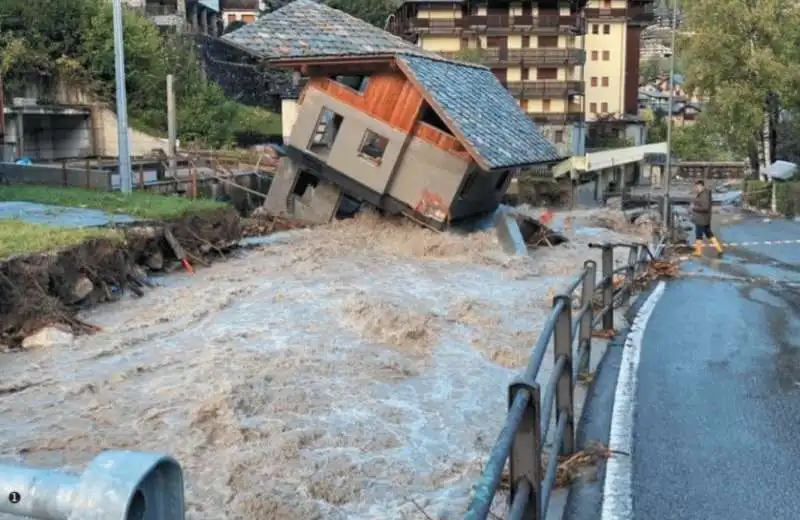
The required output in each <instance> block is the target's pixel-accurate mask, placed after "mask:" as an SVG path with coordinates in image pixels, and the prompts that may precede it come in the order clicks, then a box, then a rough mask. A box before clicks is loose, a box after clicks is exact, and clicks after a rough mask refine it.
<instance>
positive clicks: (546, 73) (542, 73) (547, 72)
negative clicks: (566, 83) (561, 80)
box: [536, 69, 558, 79]
mask: <svg viewBox="0 0 800 520" xmlns="http://www.w3.org/2000/svg"><path fill="white" fill-rule="evenodd" d="M536 79H558V69H536Z"/></svg>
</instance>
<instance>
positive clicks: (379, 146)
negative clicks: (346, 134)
mask: <svg viewBox="0 0 800 520" xmlns="http://www.w3.org/2000/svg"><path fill="white" fill-rule="evenodd" d="M388 145H389V139H387V138H386V137H383V136H382V135H378V134H376V133H375V132H373V131H372V130H367V131H366V132H364V139H362V140H361V147H359V149H358V155H360V156H361V157H363V158H364V159H367V160H368V161H370V162H372V163H374V164H380V163H381V160H382V159H383V154H384V153H385V152H386V147H387V146H388Z"/></svg>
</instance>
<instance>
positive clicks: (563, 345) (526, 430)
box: [464, 240, 664, 520]
mask: <svg viewBox="0 0 800 520" xmlns="http://www.w3.org/2000/svg"><path fill="white" fill-rule="evenodd" d="M589 247H591V248H599V249H601V250H602V260H601V271H602V273H601V274H602V277H601V278H600V280H599V281H598V280H597V264H596V263H595V262H594V261H592V260H588V261H586V262H585V263H584V267H583V270H582V271H581V273H580V274H579V275H578V276H577V278H576V279H575V281H574V282H573V283H572V284H571V285H570V286H569V287H568V288H567V290H566V291H564V292H563V293H561V294H559V295H557V296H555V297H554V298H553V310H552V312H551V313H550V316H549V317H548V318H547V321H546V322H545V325H544V328H543V330H542V333H541V335H540V336H539V339H538V341H537V342H536V345H535V346H534V347H533V350H532V353H531V358H530V360H529V362H528V365H527V367H526V369H525V372H524V374H522V376H521V377H520V378H518V379H516V380H515V381H513V382H512V383H511V384H510V385H509V387H508V415H507V416H506V420H505V424H504V425H503V428H502V430H501V431H500V434H499V436H498V437H497V441H496V442H495V445H494V448H493V449H492V453H491V455H490V456H489V461H488V462H487V464H486V467H485V468H484V471H483V475H482V476H481V479H480V481H479V483H478V485H477V487H476V489H475V494H474V497H473V499H472V503H471V504H470V506H469V509H468V510H467V513H466V515H465V517H464V518H465V520H485V519H486V518H487V517H489V515H490V509H491V506H492V502H493V501H494V499H495V495H496V494H497V492H498V490H499V489H500V485H501V480H502V478H503V472H504V470H505V466H506V462H508V466H509V483H510V492H509V497H508V507H509V513H508V517H507V518H508V520H542V519H544V518H545V516H546V515H547V510H548V506H549V502H550V496H551V494H552V491H553V489H554V487H555V483H556V472H557V470H558V459H559V456H564V455H570V454H572V453H575V451H576V446H575V425H574V418H573V410H574V401H573V390H574V388H575V382H576V380H577V378H578V376H579V375H580V374H583V373H587V372H588V370H589V363H590V354H591V346H592V332H593V331H594V330H595V328H596V327H597V326H598V325H602V328H603V329H605V330H613V328H614V309H615V308H616V307H617V306H618V305H620V304H622V303H625V302H626V301H627V300H628V299H629V298H630V296H631V294H632V293H633V290H634V284H635V282H636V281H637V280H638V279H639V278H640V275H641V274H643V273H644V271H645V269H646V264H647V263H648V262H649V261H650V260H651V259H654V258H656V257H658V256H659V255H660V254H661V251H662V250H663V248H664V241H663V240H660V241H659V242H658V246H657V247H656V249H655V251H654V252H651V251H650V249H649V248H648V247H647V246H646V245H644V244H612V243H604V244H590V245H589ZM616 249H627V250H628V263H627V264H625V265H624V266H622V267H621V268H618V269H615V268H614V251H615V250H616ZM576 292H577V293H578V301H577V308H574V307H576V305H575V304H573V293H576ZM598 295H599V300H600V302H599V305H598V303H597V296H598ZM596 307H599V308H597V309H596ZM551 339H552V342H553V351H554V357H555V365H554V367H553V372H552V374H551V375H550V379H549V380H548V381H547V384H546V385H545V387H544V392H543V393H542V392H541V390H540V387H539V384H538V383H537V382H536V379H537V376H538V375H539V370H540V368H541V366H542V361H543V360H544V356H545V354H546V352H547V348H548V346H549V344H550V341H551ZM554 410H555V414H556V416H555V434H554V436H553V442H552V444H551V445H550V447H549V449H548V453H547V467H546V468H545V469H544V475H542V469H543V468H542V457H543V455H544V454H543V453H542V449H543V447H544V443H543V439H546V438H547V433H548V430H549V428H550V424H551V421H550V420H551V416H552V413H553V411H554Z"/></svg>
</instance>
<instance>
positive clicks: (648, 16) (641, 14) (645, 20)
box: [585, 5, 655, 25]
mask: <svg viewBox="0 0 800 520" xmlns="http://www.w3.org/2000/svg"><path fill="white" fill-rule="evenodd" d="M585 12H586V18H587V19H588V20H589V21H622V20H626V21H629V22H631V23H635V24H645V25H649V24H652V23H654V22H655V9H654V8H653V6H652V5H638V6H634V7H627V8H621V9H604V8H599V9H598V8H594V9H589V8H587V9H586V10H585Z"/></svg>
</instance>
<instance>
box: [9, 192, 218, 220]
mask: <svg viewBox="0 0 800 520" xmlns="http://www.w3.org/2000/svg"><path fill="white" fill-rule="evenodd" d="M6 201H25V202H37V203H39V204H53V205H56V206H71V207H75V208H91V209H98V210H102V211H105V212H107V213H117V214H125V215H130V216H132V217H138V218H142V219H151V220H168V219H174V218H179V217H182V216H184V215H188V214H200V213H208V212H212V211H216V210H219V209H223V208H229V207H230V206H229V205H228V204H225V203H224V202H216V201H213V200H209V199H196V200H191V199H187V198H185V197H176V196H167V195H156V194H152V193H145V192H134V193H131V194H130V195H123V194H122V193H120V192H116V191H100V190H87V189H83V188H54V187H50V186H24V185H16V186H2V187H0V202H6Z"/></svg>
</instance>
